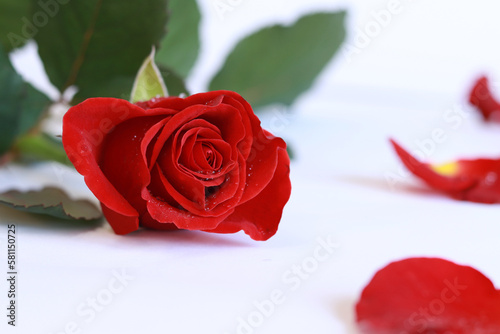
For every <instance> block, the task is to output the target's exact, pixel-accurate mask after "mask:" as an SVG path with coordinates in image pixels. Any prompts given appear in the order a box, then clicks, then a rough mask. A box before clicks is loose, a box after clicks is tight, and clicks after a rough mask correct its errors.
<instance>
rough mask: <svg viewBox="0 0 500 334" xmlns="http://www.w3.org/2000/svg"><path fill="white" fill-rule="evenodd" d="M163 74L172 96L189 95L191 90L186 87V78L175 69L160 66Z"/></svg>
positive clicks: (169, 93)
mask: <svg viewBox="0 0 500 334" xmlns="http://www.w3.org/2000/svg"><path fill="white" fill-rule="evenodd" d="M159 68H160V72H161V76H162V77H163V80H164V81H165V85H166V86H167V90H168V95H170V96H179V95H181V94H186V95H189V92H188V91H187V89H186V85H185V84H184V80H183V79H182V78H181V77H180V76H179V75H178V74H177V73H175V72H174V71H172V70H171V69H168V68H166V67H162V66H160V67H159Z"/></svg>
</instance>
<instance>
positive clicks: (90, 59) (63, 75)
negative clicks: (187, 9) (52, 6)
mask: <svg viewBox="0 0 500 334" xmlns="http://www.w3.org/2000/svg"><path fill="white" fill-rule="evenodd" d="M166 6H167V1H166V0H149V1H141V0H130V1H127V2H126V3H125V2H123V0H106V1H104V0H85V1H69V2H67V3H66V4H65V5H61V6H60V9H59V12H58V13H57V15H55V16H54V17H53V18H51V19H50V20H49V21H48V22H47V24H46V25H45V26H44V27H40V29H39V32H38V34H36V35H35V40H36V42H37V44H38V53H39V54H40V57H41V59H42V61H43V63H44V66H45V70H46V71H47V74H48V76H49V79H50V81H51V82H52V83H53V84H54V85H55V86H56V87H57V88H58V89H59V90H60V91H61V92H62V91H64V90H65V89H66V88H68V87H69V86H71V85H76V86H77V87H78V89H79V90H78V93H77V94H76V95H75V97H74V101H73V102H79V101H82V100H83V99H85V98H88V97H96V96H112V97H121V98H125V97H127V96H129V93H130V89H131V87H132V84H133V82H134V78H135V74H136V72H137V69H138V68H139V67H140V66H141V64H142V62H143V61H144V59H145V58H146V57H147V56H148V54H149V53H150V52H151V47H152V46H155V45H156V46H157V44H158V43H159V42H160V40H161V38H162V36H163V35H164V33H165V25H166V22H167V7H166Z"/></svg>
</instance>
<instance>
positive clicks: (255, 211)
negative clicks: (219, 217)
mask: <svg viewBox="0 0 500 334" xmlns="http://www.w3.org/2000/svg"><path fill="white" fill-rule="evenodd" d="M277 156H278V163H277V167H276V172H275V173H274V175H273V178H272V180H271V181H270V182H269V183H268V184H267V186H266V187H265V188H264V189H263V190H262V191H261V192H260V193H259V194H258V195H257V196H255V197H253V198H252V199H251V200H249V201H247V202H246V203H244V204H240V205H239V206H237V207H236V209H235V210H234V213H233V214H232V215H231V216H229V217H228V218H227V219H226V220H224V221H223V222H222V223H221V224H220V225H219V226H218V227H217V228H216V229H213V230H205V231H207V232H214V233H235V232H238V231H241V230H243V231H245V233H246V234H248V235H249V236H250V237H251V238H252V239H254V240H267V239H269V238H270V237H272V236H273V235H274V234H275V233H276V231H277V230H278V224H279V222H280V220H281V215H282V213H283V207H284V205H285V204H286V202H287V201H288V199H289V198H290V193H291V183H290V178H289V174H290V158H289V157H288V154H287V152H286V149H283V148H278V149H277Z"/></svg>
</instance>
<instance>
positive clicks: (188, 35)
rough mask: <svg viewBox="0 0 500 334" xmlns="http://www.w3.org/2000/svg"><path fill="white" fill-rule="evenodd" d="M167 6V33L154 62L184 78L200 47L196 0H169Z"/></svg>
mask: <svg viewBox="0 0 500 334" xmlns="http://www.w3.org/2000/svg"><path fill="white" fill-rule="evenodd" d="M168 7H169V13H170V17H169V21H168V24H167V30H168V33H167V35H166V36H165V38H164V39H163V40H162V42H161V44H160V48H159V50H158V52H157V54H156V62H157V63H158V64H159V65H163V66H165V67H169V68H171V69H173V70H175V72H176V73H178V74H179V75H180V76H181V77H183V78H186V77H187V75H188V73H189V71H190V70H191V68H192V67H193V64H194V63H195V61H196V58H197V57H198V51H199V49H200V37H199V25H200V17H201V15H200V11H199V9H198V5H197V3H196V0H170V1H169V4H168ZM169 93H170V94H171V95H173V94H172V93H171V92H170V91H169Z"/></svg>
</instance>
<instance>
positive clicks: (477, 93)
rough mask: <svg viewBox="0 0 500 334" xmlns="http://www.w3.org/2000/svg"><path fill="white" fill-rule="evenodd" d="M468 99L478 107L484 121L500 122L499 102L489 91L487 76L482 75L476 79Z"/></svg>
mask: <svg viewBox="0 0 500 334" xmlns="http://www.w3.org/2000/svg"><path fill="white" fill-rule="evenodd" d="M469 101H470V103H472V105H474V106H476V107H477V108H478V109H479V111H480V112H481V114H482V115H483V118H484V119H485V120H486V121H494V122H500V103H498V102H497V100H496V99H495V98H494V97H493V94H492V93H491V90H490V86H489V82H488V78H486V77H484V76H483V77H481V78H479V80H477V81H476V83H475V84H474V87H473V88H472V91H471V92H470V96H469Z"/></svg>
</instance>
